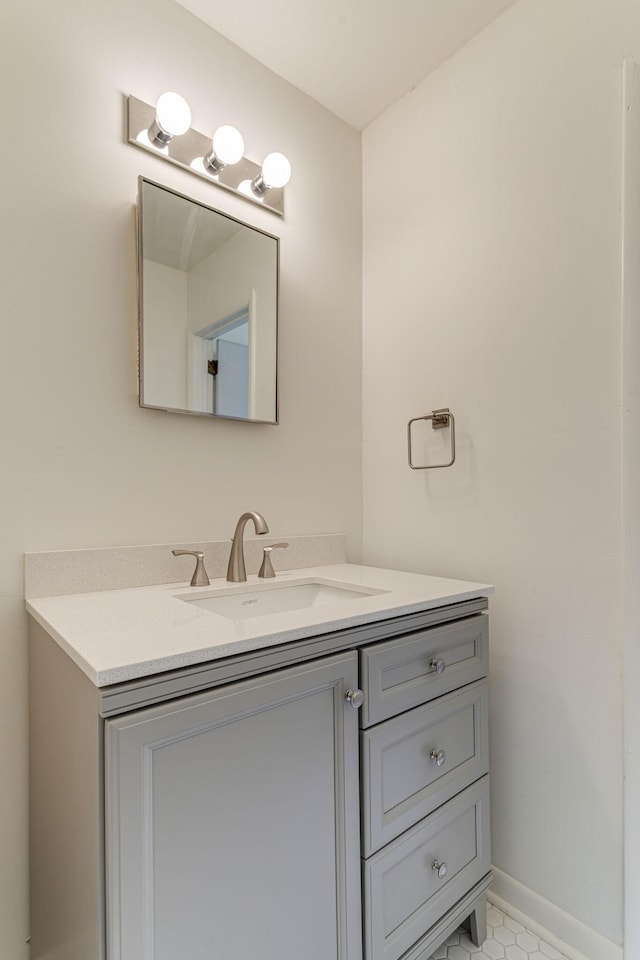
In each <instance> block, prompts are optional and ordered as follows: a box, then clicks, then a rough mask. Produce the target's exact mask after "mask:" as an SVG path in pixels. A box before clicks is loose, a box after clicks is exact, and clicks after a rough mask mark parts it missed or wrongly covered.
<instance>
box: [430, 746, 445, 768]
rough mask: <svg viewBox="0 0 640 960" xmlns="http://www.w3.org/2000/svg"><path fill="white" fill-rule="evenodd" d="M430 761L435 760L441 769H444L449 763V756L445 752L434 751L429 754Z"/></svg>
mask: <svg viewBox="0 0 640 960" xmlns="http://www.w3.org/2000/svg"><path fill="white" fill-rule="evenodd" d="M429 760H435V762H436V763H437V764H438V766H439V767H443V766H444V765H445V763H446V762H447V755H446V753H445V752H444V750H432V751H431V753H430V754H429Z"/></svg>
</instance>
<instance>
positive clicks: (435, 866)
mask: <svg viewBox="0 0 640 960" xmlns="http://www.w3.org/2000/svg"><path fill="white" fill-rule="evenodd" d="M431 869H432V870H435V871H436V872H437V874H438V877H439V879H440V880H444V878H445V877H446V875H447V873H448V872H449V867H448V866H447V862H446V860H443V861H442V863H438V861H437V860H434V861H433V863H432V864H431Z"/></svg>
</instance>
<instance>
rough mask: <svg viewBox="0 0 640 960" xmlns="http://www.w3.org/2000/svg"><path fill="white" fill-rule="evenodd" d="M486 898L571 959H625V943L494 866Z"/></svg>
mask: <svg viewBox="0 0 640 960" xmlns="http://www.w3.org/2000/svg"><path fill="white" fill-rule="evenodd" d="M487 899H488V900H490V901H491V903H494V904H495V905H496V907H497V908H498V909H499V910H502V912H503V913H507V914H509V916H510V917H513V919H514V920H517V921H518V922H519V923H522V924H523V925H524V926H525V927H526V928H527V930H530V931H531V933H533V934H534V935H535V936H536V937H540V939H541V940H544V941H545V942H546V943H548V944H550V945H551V946H552V947H555V948H556V950H559V951H560V952H561V953H563V954H564V955H565V956H566V957H568V958H569V960H623V953H622V947H620V946H618V944H617V943H613V942H612V941H611V940H607V938H606V937H603V936H602V935H601V934H599V933H597V932H596V931H595V930H592V929H591V927H588V926H587V925H586V924H584V923H582V921H580V920H576V918H575V917H572V916H570V914H568V913H565V912H564V910H561V909H560V908H559V907H556V906H555V905H554V904H553V903H550V902H549V901H548V900H545V899H544V897H541V896H539V894H537V893H534V891H533V890H530V889H529V888H528V887H525V886H524V884H522V883H520V882H519V881H518V880H514V879H513V877H510V876H509V875H508V874H507V873H503V871H502V870H498V868H497V867H493V886H492V887H491V888H490V889H489V890H487Z"/></svg>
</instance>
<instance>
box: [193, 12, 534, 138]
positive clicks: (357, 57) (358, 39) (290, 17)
mask: <svg viewBox="0 0 640 960" xmlns="http://www.w3.org/2000/svg"><path fill="white" fill-rule="evenodd" d="M178 2H179V3H181V4H182V6H183V7H186V8H187V9H188V10H190V11H191V12H192V13H194V14H195V15H196V16H197V17H199V18H200V19H201V20H204V21H205V23H208V24H209V25H210V26H212V27H214V28H215V29H216V30H218V31H219V33H221V34H223V36H225V37H227V38H228V39H229V40H231V41H233V43H235V44H237V46H239V47H241V48H242V49H243V50H245V51H246V52H247V53H249V54H251V56H253V57H255V58H256V60H259V61H260V62H261V63H263V64H265V66H267V67H269V68H270V69H271V70H273V71H274V72H275V73H277V74H279V75H280V76H281V77H284V78H285V79H286V80H288V81H289V82H290V83H293V84H294V85H295V86H296V87H298V88H299V89H300V90H303V91H304V92H305V93H307V94H309V95H310V96H311V97H313V98H314V99H315V100H317V101H319V103H322V104H324V106H325V107H328V109H329V110H331V111H332V112H333V113H335V114H337V115H338V116H339V117H342V119H343V120H346V122H347V123H349V124H351V126H353V127H356V128H357V129H362V128H363V127H365V126H366V125H367V124H368V123H369V122H370V121H371V120H373V119H374V118H375V117H377V116H378V115H379V114H380V113H382V112H383V111H384V110H386V109H387V107H390V106H391V104H393V103H395V102H396V100H399V99H400V98H401V97H403V96H404V95H405V94H407V93H409V92H410V91H411V90H412V89H413V88H414V87H415V86H416V85H417V84H418V83H420V81H421V80H423V79H424V78H425V77H426V76H427V75H428V74H429V73H431V71H432V70H435V68H436V67H438V66H439V65H440V64H441V63H443V62H444V61H445V60H447V59H448V58H449V57H451V56H452V55H453V54H454V53H455V52H456V51H457V50H459V49H460V47H462V46H464V44H465V43H467V42H468V41H469V40H471V38H472V37H474V36H475V35H476V34H478V33H480V31H481V30H482V29H484V27H486V26H487V24H488V23H490V22H491V21H492V20H494V19H495V18H496V17H497V16H499V15H500V14H501V13H502V12H503V11H504V10H506V9H507V7H510V6H512V5H513V4H514V3H515V2H517V0H264V2H263V3H258V2H257V0H178Z"/></svg>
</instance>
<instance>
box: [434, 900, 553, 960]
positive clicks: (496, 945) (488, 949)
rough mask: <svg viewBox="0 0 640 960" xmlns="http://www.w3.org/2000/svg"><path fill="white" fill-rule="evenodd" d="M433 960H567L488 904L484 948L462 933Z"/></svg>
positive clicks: (441, 948)
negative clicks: (477, 945)
mask: <svg viewBox="0 0 640 960" xmlns="http://www.w3.org/2000/svg"><path fill="white" fill-rule="evenodd" d="M431 960H567V958H566V957H565V955H564V954H563V953H559V952H558V951H557V950H556V949H555V948H554V947H551V946H549V944H548V943H545V941H544V940H540V938H539V937H536V936H534V935H533V934H532V933H530V932H529V931H528V930H527V929H526V928H525V927H523V926H522V924H521V923H518V921H517V920H513V919H512V918H511V917H510V916H509V915H508V914H506V913H503V912H502V910H498V908H497V907H495V906H494V905H493V904H492V903H487V939H486V940H485V942H484V943H483V944H482V946H481V947H476V945H475V944H474V943H472V942H471V940H470V939H469V937H468V935H467V933H466V932H465V931H464V930H463V929H462V927H461V928H460V929H459V930H456V932H455V933H452V934H451V936H450V937H449V939H448V940H447V941H446V942H445V943H443V944H442V946H441V947H438V949H437V950H436V951H435V953H434V954H433V956H432V957H431Z"/></svg>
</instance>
